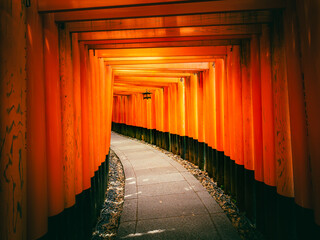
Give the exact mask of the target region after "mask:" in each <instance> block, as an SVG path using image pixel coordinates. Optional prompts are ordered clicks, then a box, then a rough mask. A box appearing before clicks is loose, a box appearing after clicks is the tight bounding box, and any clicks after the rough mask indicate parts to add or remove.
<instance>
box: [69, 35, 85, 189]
mask: <svg viewBox="0 0 320 240" xmlns="http://www.w3.org/2000/svg"><path fill="white" fill-rule="evenodd" d="M72 64H73V95H74V144H75V145H74V147H75V149H74V158H75V159H74V161H75V166H74V168H75V194H76V195H78V194H80V193H81V192H82V190H83V185H82V138H81V81H80V48H79V43H78V35H77V34H73V35H72Z"/></svg>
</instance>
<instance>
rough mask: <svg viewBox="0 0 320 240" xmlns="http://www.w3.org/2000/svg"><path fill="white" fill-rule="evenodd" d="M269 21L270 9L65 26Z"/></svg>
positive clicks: (122, 27) (108, 27) (73, 29)
mask: <svg viewBox="0 0 320 240" xmlns="http://www.w3.org/2000/svg"><path fill="white" fill-rule="evenodd" d="M271 21H272V12H271V11H270V10H261V11H245V12H225V13H209V14H198V15H182V16H167V17H150V18H135V19H131V18H130V19H110V20H95V21H79V22H69V23H67V26H68V29H69V31H70V32H95V31H111V30H129V29H151V28H172V27H196V26H198V27H199V26H210V25H211V26H212V25H233V24H253V23H269V22H271Z"/></svg>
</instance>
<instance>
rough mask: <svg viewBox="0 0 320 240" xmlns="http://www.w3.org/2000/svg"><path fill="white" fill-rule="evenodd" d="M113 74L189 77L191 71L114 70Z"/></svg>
mask: <svg viewBox="0 0 320 240" xmlns="http://www.w3.org/2000/svg"><path fill="white" fill-rule="evenodd" d="M113 74H114V76H119V77H121V76H134V77H189V76H190V75H191V73H183V72H177V73H173V72H163V71H157V70H151V71H150V70H125V69H122V70H114V71H113Z"/></svg>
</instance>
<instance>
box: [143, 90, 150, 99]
mask: <svg viewBox="0 0 320 240" xmlns="http://www.w3.org/2000/svg"><path fill="white" fill-rule="evenodd" d="M142 94H143V99H150V98H151V94H152V93H151V92H148V90H146V91H145V92H144V93H142Z"/></svg>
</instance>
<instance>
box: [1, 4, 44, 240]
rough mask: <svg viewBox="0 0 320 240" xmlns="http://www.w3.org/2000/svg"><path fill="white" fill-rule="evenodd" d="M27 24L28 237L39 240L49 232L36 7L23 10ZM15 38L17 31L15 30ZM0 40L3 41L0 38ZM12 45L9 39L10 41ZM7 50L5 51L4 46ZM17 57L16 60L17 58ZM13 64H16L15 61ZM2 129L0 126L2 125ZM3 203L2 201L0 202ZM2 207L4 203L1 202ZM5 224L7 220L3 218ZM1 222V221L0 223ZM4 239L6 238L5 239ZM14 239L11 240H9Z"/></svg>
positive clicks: (40, 40) (41, 58) (40, 44)
mask: <svg viewBox="0 0 320 240" xmlns="http://www.w3.org/2000/svg"><path fill="white" fill-rule="evenodd" d="M26 10H27V12H26V22H27V58H26V69H27V76H26V77H27V109H28V112H27V126H26V127H27V131H28V133H27V138H26V143H27V145H26V146H27V147H26V150H27V159H28V160H27V172H26V173H27V184H26V186H27V237H28V239H38V238H40V237H41V236H43V235H45V233H46V232H47V229H48V193H47V178H48V176H47V158H46V116H45V79H44V63H43V61H44V56H43V32H42V29H43V25H42V18H41V17H40V16H39V15H38V12H37V7H36V6H32V7H30V8H27V9H26ZM15 34H17V30H16V28H15ZM1 39H3V38H2V37H1ZM10 41H12V39H10ZM6 47H8V46H7V45H6ZM16 57H17V56H15V58H16ZM15 61H16V60H15ZM1 125H2V123H1ZM1 159H2V156H1ZM1 199H2V201H3V198H1ZM2 204H3V205H5V204H4V202H2ZM5 217H6V218H7V219H6V220H7V222H8V223H10V222H11V221H10V219H9V218H8V217H7V216H5ZM1 222H3V221H1ZM3 237H4V236H3ZM4 239H5V237H4ZM12 239H13V238H12Z"/></svg>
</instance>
